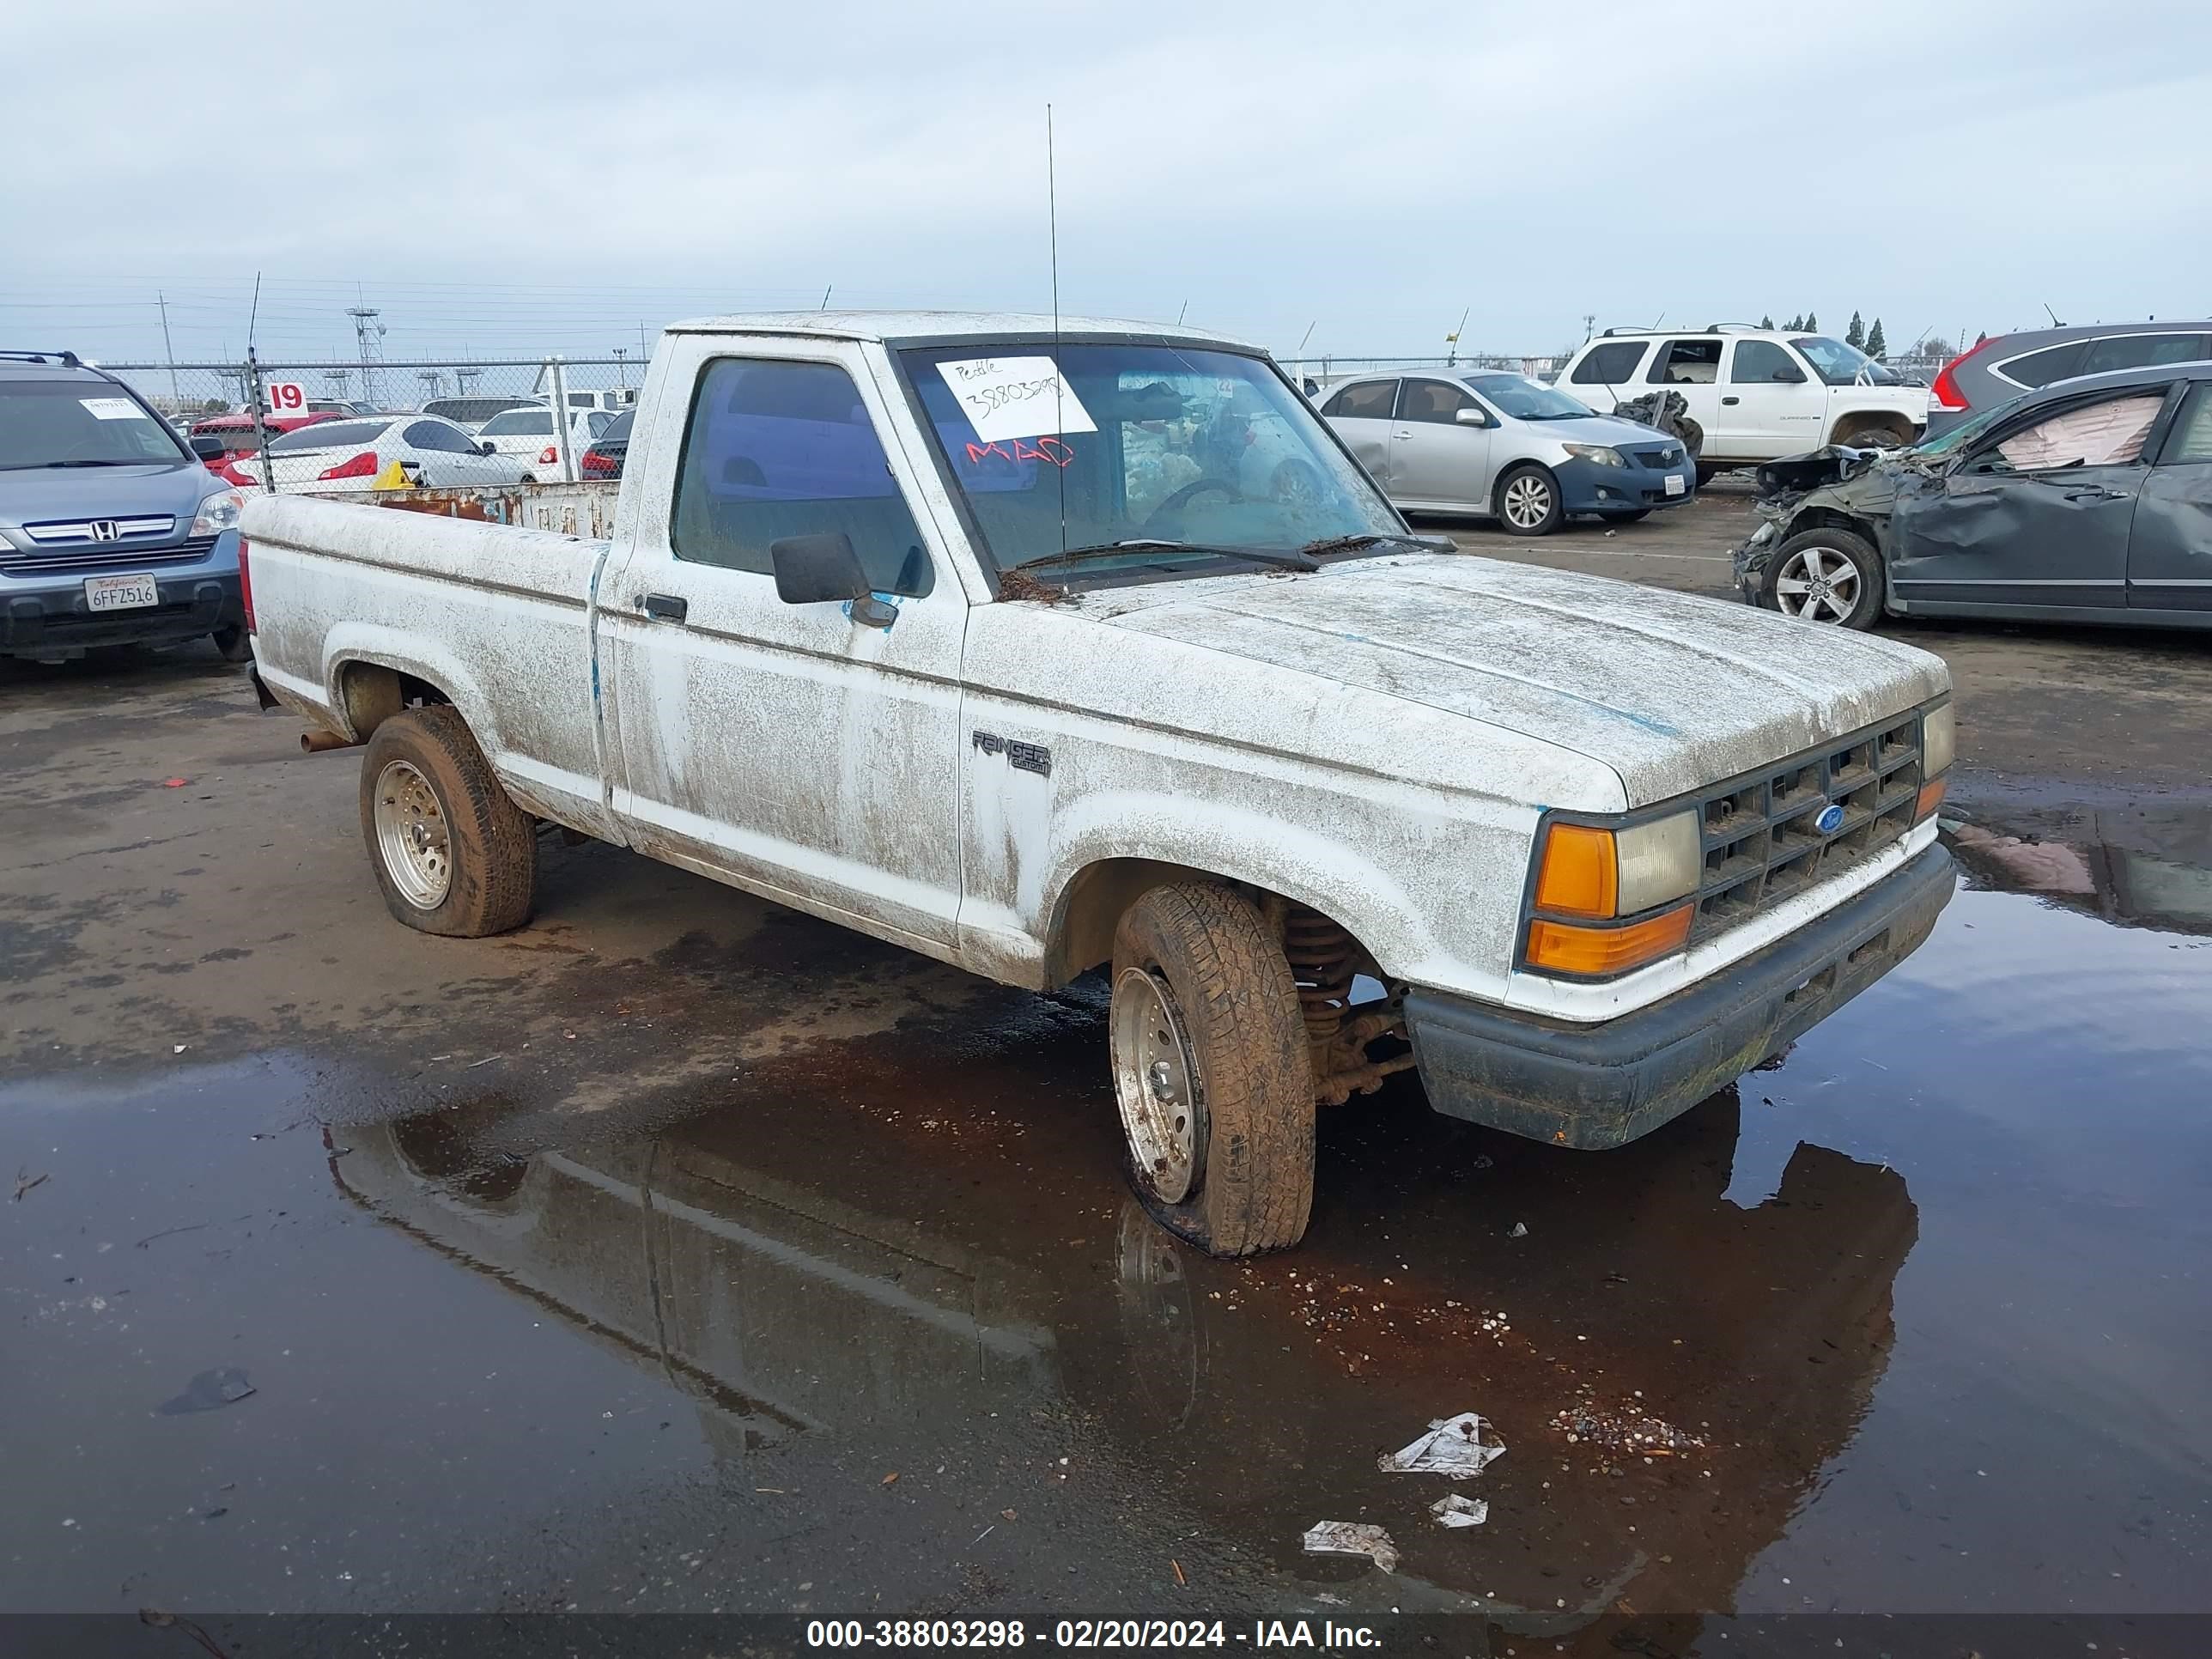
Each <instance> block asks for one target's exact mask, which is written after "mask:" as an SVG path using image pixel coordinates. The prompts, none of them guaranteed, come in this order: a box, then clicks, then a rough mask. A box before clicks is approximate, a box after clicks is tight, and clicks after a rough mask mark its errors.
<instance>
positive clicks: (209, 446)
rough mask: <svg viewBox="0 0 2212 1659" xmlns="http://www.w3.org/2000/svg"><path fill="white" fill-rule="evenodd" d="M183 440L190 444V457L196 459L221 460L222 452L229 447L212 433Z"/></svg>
mask: <svg viewBox="0 0 2212 1659" xmlns="http://www.w3.org/2000/svg"><path fill="white" fill-rule="evenodd" d="M185 442H186V443H188V444H190V445H191V451H192V459H194V460H196V461H218V460H221V459H222V456H223V452H224V451H225V450H227V449H228V447H229V446H228V444H226V443H224V442H223V441H222V439H220V438H218V437H216V435H214V434H213V433H208V434H206V435H203V436H200V437H197V438H187V439H186V440H185Z"/></svg>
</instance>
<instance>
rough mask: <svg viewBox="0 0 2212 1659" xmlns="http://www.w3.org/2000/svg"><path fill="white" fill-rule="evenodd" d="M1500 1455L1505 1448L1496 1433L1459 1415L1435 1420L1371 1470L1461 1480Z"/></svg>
mask: <svg viewBox="0 0 2212 1659" xmlns="http://www.w3.org/2000/svg"><path fill="white" fill-rule="evenodd" d="M1486 1429H1489V1430H1490V1438H1489V1439H1487V1440H1485V1439H1484V1438H1483V1431H1485V1430H1486ZM1504 1455H1505V1444H1504V1442H1503V1441H1501V1440H1499V1439H1498V1431H1496V1430H1495V1429H1491V1428H1490V1425H1488V1424H1487V1423H1486V1422H1484V1421H1483V1420H1482V1419H1481V1418H1480V1417H1478V1416H1476V1415H1475V1414H1474V1413H1473V1412H1462V1413H1460V1414H1459V1415H1458V1416H1457V1417H1445V1418H1439V1419H1437V1420H1436V1421H1435V1422H1433V1423H1431V1424H1430V1425H1429V1431H1428V1432H1427V1433H1426V1434H1425V1435H1423V1436H1422V1437H1420V1438H1419V1440H1416V1441H1415V1442H1413V1444H1412V1445H1410V1446H1407V1447H1406V1448H1405V1449H1403V1450H1401V1451H1395V1452H1386V1453H1385V1454H1383V1455H1382V1456H1381V1457H1378V1458H1376V1460H1375V1467H1376V1468H1378V1469H1381V1470H1383V1472H1384V1473H1385V1474H1448V1475H1449V1476H1450V1477H1451V1478H1452V1479H1453V1480H1467V1479H1468V1477H1469V1476H1472V1475H1477V1474H1481V1473H1482V1472H1483V1470H1484V1469H1486V1468H1488V1467H1489V1466H1490V1465H1491V1464H1492V1462H1496V1461H1497V1460H1498V1458H1501V1457H1503V1456H1504Z"/></svg>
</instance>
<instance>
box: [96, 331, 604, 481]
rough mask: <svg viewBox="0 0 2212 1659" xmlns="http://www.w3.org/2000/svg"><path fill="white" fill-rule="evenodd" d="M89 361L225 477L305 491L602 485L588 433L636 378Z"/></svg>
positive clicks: (594, 365) (539, 361) (559, 372)
mask: <svg viewBox="0 0 2212 1659" xmlns="http://www.w3.org/2000/svg"><path fill="white" fill-rule="evenodd" d="M101 367H102V368H104V369H106V371H107V372H108V373H110V374H115V375H117V376H118V377H119V378H120V379H122V380H125V381H127V382H129V383H130V385H131V386H132V388H133V389H134V390H136V391H137V392H139V393H140V394H141V395H142V396H143V397H144V398H145V399H146V400H147V402H148V403H149V404H152V405H153V406H154V408H155V410H157V411H159V412H160V413H161V414H162V415H164V416H167V417H168V418H169V419H170V420H172V421H173V422H176V424H177V425H178V426H179V428H180V429H182V430H183V431H184V432H185V435H186V436H187V438H188V439H189V441H191V443H192V446H193V448H194V449H195V451H196V452H197V453H199V454H200V455H201V456H202V458H203V459H205V460H206V461H207V463H208V465H209V466H210V468H211V469H212V470H214V471H216V472H218V473H220V474H221V475H222V477H226V478H228V479H229V480H230V481H231V482H232V483H236V484H239V485H240V486H241V487H244V488H262V489H276V490H280V491H297V492H301V493H307V494H317V495H343V494H347V493H349V492H351V491H356V490H362V491H366V490H377V489H380V490H397V489H444V490H450V489H496V488H500V487H502V486H507V485H512V484H517V483H592V482H611V481H612V480H613V479H614V478H616V477H619V476H620V472H621V464H620V459H619V453H620V452H619V451H618V450H614V449H609V450H606V451H601V450H599V448H598V445H599V440H600V439H602V438H604V437H606V436H607V435H608V434H609V433H610V432H611V431H617V422H620V421H621V418H622V416H624V415H625V414H626V413H627V412H628V411H629V410H630V409H631V408H632V407H633V406H634V405H635V403H636V401H637V395H638V389H639V387H640V386H641V383H642V380H643V377H644V373H645V364H644V363H643V362H640V361H637V360H635V359H633V358H630V357H629V356H627V355H623V356H613V357H606V358H584V359H574V358H561V357H546V358H513V359H504V360H484V361H477V362H384V361H382V360H380V359H379V360H371V361H368V362H282V361H279V362H242V363H219V362H197V363H167V362H163V363H103V364H102V365H101ZM626 433H627V424H626V423H623V425H622V426H621V427H620V428H619V430H618V431H617V441H619V440H620V437H621V436H622V435H626Z"/></svg>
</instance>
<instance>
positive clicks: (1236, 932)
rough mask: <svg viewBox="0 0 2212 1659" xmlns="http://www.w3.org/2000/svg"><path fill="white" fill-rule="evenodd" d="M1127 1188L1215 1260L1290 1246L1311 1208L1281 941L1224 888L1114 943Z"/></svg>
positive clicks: (1305, 1070)
mask: <svg viewBox="0 0 2212 1659" xmlns="http://www.w3.org/2000/svg"><path fill="white" fill-rule="evenodd" d="M1107 1028H1108V1036H1109V1047H1110V1057H1111V1060H1112V1063H1113V1073H1114V1096H1115V1104H1116V1106H1117V1107H1118V1108H1119V1109H1120V1111H1121V1130H1122V1135H1123V1139H1124V1144H1125V1147H1126V1151H1127V1164H1128V1176H1129V1184H1130V1186H1131V1187H1132V1188H1133V1189H1134V1190H1135V1192H1136V1194H1137V1197H1138V1200H1139V1201H1140V1202H1141V1203H1142V1204H1143V1205H1144V1206H1145V1208H1146V1210H1147V1211H1148V1212H1150V1213H1151V1214H1152V1218H1153V1219H1154V1220H1156V1221H1158V1222H1159V1223H1160V1224H1161V1225H1163V1226H1164V1227H1166V1228H1167V1229H1168V1230H1169V1231H1170V1232H1173V1233H1175V1234H1176V1235H1177V1236H1178V1237H1182V1238H1185V1239H1188V1240H1189V1241H1190V1242H1191V1243H1194V1244H1195V1245H1197V1246H1198V1247H1199V1248H1200V1249H1203V1250H1205V1251H1206V1253H1207V1254H1209V1255H1253V1254H1254V1253H1255V1252H1257V1251H1260V1250H1274V1249H1283V1248H1285V1246H1288V1245H1291V1244H1295V1243H1297V1242H1298V1240H1299V1239H1300V1238H1301V1237H1303V1236H1304V1233H1305V1230H1306V1218H1307V1216H1308V1214H1309V1213H1310V1211H1311V1209H1312V1207H1313V1163H1314V1081H1313V1062H1312V1059H1311V1050H1310V1048H1309V1046H1308V1043H1307V1039H1306V1030H1305V1022H1304V1016H1303V1015H1302V1013H1301V1012H1300V1009H1299V1005H1298V991H1297V984H1296V982H1295V981H1293V980H1292V978H1291V966H1290V963H1289V962H1288V961H1287V960H1286V959H1285V957H1284V954H1283V947H1282V944H1281V942H1280V941H1279V940H1278V939H1274V938H1273V937H1271V936H1270V934H1269V933H1268V932H1267V926H1266V924H1265V923H1264V922H1262V921H1261V917H1260V913H1259V912H1258V911H1257V910H1256V909H1255V908H1253V907H1252V905H1251V904H1250V903H1249V902H1247V901H1246V900H1245V899H1243V897H1241V896H1238V895H1237V893H1235V892H1232V891H1231V890H1230V889H1228V888H1226V887H1222V886H1218V885H1216V884H1212V883H1208V882H1178V883H1175V884H1170V885H1167V886H1163V887H1155V888H1153V889H1152V890H1151V891H1149V892H1147V893H1146V894H1145V895H1144V896H1142V897H1140V898H1139V899H1138V901H1137V902H1135V903H1134V904H1133V905H1131V906H1130V907H1129V909H1128V912H1127V915H1124V916H1123V917H1122V918H1121V926H1120V927H1119V928H1117V929H1116V930H1115V936H1114V993H1113V1001H1112V1005H1111V1007H1110V1010H1109V1014H1108V1017H1107Z"/></svg>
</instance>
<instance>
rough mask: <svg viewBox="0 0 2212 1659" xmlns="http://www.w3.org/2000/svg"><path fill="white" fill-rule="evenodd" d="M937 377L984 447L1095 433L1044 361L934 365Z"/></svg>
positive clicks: (1055, 367) (1086, 413)
mask: <svg viewBox="0 0 2212 1659" xmlns="http://www.w3.org/2000/svg"><path fill="white" fill-rule="evenodd" d="M937 372H938V373H939V374H942V375H943V376H944V377H945V385H947V386H951V388H952V395H953V397H954V398H957V399H958V400H959V404H960V412H961V413H962V414H963V415H965V416H967V417H968V420H969V424H970V425H972V426H973V427H974V428H975V435H976V436H977V437H978V438H981V440H982V441H984V442H985V443H993V442H995V441H997V440H999V439H1000V438H1035V437H1037V436H1039V435H1042V434H1045V433H1054V432H1096V431H1097V430H1098V423H1097V422H1096V421H1093V420H1092V419H1091V411H1090V410H1086V409H1085V408H1084V406H1083V404H1082V403H1081V401H1080V400H1079V398H1077V397H1076V395H1075V388H1074V387H1073V386H1069V385H1067V384H1066V382H1065V381H1063V380H1061V379H1060V365H1059V364H1058V363H1055V362H1053V360H1052V359H1051V358H1049V357H969V358H964V359H963V360H962V361H960V362H950V363H939V364H938V366H937Z"/></svg>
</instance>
